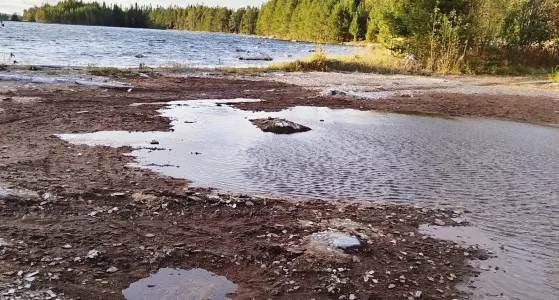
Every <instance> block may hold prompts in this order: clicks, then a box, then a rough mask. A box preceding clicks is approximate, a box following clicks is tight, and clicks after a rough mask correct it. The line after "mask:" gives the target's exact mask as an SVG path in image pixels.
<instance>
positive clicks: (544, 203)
mask: <svg viewBox="0 0 559 300" xmlns="http://www.w3.org/2000/svg"><path fill="white" fill-rule="evenodd" d="M225 102H227V101H225ZM161 113H162V115H164V116H167V117H169V118H171V119H172V120H173V126H174V129H175V132H171V133H161V132H154V133H129V132H98V133H93V134H84V135H63V136H62V138H64V139H67V140H70V141H72V142H75V143H85V144H92V145H94V144H104V145H113V146H122V145H131V146H133V147H136V149H137V150H135V151H134V152H133V153H132V155H134V156H136V157H137V160H138V165H140V166H143V167H149V168H151V169H154V170H157V171H160V172H162V173H164V174H166V175H170V176H175V177H183V178H188V179H190V180H193V181H194V182H195V183H197V184H198V185H201V186H211V187H216V188H219V189H221V190H223V191H232V192H246V193H263V194H281V195H293V196H311V197H320V198H326V199H349V200H374V201H385V202H393V203H404V204H421V205H427V206H440V207H450V208H454V209H461V210H468V211H470V212H471V214H470V215H469V216H470V217H469V218H470V220H471V221H472V222H473V223H474V224H476V225H477V226H478V227H479V228H480V229H481V230H482V231H483V232H484V233H485V234H488V235H491V236H495V237H498V238H499V239H501V240H502V243H503V244H506V249H508V251H509V255H508V258H507V259H510V260H512V261H513V262H514V263H516V262H517V263H518V264H519V265H522V266H523V267H522V268H520V269H519V270H518V272H516V273H514V274H515V278H519V280H520V282H524V284H519V283H518V282H517V281H515V280H500V281H497V283H496V284H494V285H491V286H489V285H488V286H486V287H485V288H487V289H491V292H487V293H489V294H491V295H500V293H503V297H505V298H503V299H558V298H559V284H558V283H559V183H558V182H559V130H557V129H553V128H547V127H541V126H535V125H529V124H520V123H513V122H506V121H497V120H487V119H470V118H455V119H450V120H449V119H443V118H430V117H420V116H408V115H397V114H382V113H376V112H360V111H354V110H331V109H327V108H317V107H296V108H293V109H290V110H285V111H281V112H277V113H261V112H259V113H253V112H244V111H240V110H236V109H233V108H231V107H228V106H225V105H222V106H217V104H216V102H215V101H188V102H174V103H173V104H171V105H169V107H168V108H166V109H163V110H162V111H161ZM268 116H274V117H284V118H287V119H289V120H291V121H295V122H298V123H301V124H303V125H307V126H310V127H311V128H312V129H313V130H312V131H310V132H307V133H302V134H295V135H290V136H278V135H273V134H268V133H263V132H261V131H260V130H258V129H257V128H255V127H254V126H253V125H252V124H251V123H250V122H249V121H248V119H250V118H260V117H268ZM152 140H156V141H158V142H159V144H158V145H151V144H150V142H151V141H152ZM153 147H157V148H162V149H164V150H153ZM511 274H512V273H511ZM534 278H539V279H538V280H536V282H533V280H531V279H534ZM529 279H530V280H529ZM482 294H483V293H482ZM489 299H492V298H491V297H489Z"/></svg>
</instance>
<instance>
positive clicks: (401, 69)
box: [267, 46, 559, 82]
mask: <svg viewBox="0 0 559 300" xmlns="http://www.w3.org/2000/svg"><path fill="white" fill-rule="evenodd" d="M267 69H268V70H281V71H287V72H313V71H314V72H363V73H378V74H415V75H431V74H454V75H460V74H465V75H499V76H538V77H545V78H548V79H551V80H554V81H557V82H559V70H556V69H554V68H534V67H524V66H509V65H506V64H505V65H497V64H487V63H486V64H483V65H481V64H478V65H475V64H463V65H462V66H461V67H460V68H456V69H454V70H447V71H445V72H433V71H431V70H427V69H425V68H423V66H422V64H421V62H419V61H417V60H415V58H414V57H413V56H404V55H400V54H396V53H394V52H392V51H390V50H388V49H386V48H384V47H381V46H372V47H370V50H367V51H364V52H363V53H359V54H354V55H345V56H329V55H327V54H325V53H324V52H322V51H321V50H320V49H318V50H317V52H316V53H315V54H314V55H313V56H311V57H310V58H308V59H302V60H296V61H291V62H285V63H277V64H272V65H271V66H270V67H268V68H267Z"/></svg>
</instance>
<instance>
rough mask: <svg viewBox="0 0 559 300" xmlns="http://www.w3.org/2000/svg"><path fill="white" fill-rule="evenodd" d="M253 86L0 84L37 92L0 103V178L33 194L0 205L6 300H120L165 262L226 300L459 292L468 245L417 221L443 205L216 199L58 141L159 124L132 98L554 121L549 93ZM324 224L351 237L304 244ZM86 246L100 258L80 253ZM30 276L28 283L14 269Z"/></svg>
mask: <svg viewBox="0 0 559 300" xmlns="http://www.w3.org/2000/svg"><path fill="white" fill-rule="evenodd" d="M254 80H255V79H254V78H253V79H251V80H241V79H236V78H223V77H217V78H216V77H209V78H208V77H205V78H203V77H202V78H199V77H186V78H178V77H159V78H149V79H138V80H136V81H132V82H129V83H130V84H132V85H134V86H135V87H136V88H135V89H134V90H133V91H131V92H126V91H119V90H105V89H101V88H93V87H84V86H74V85H67V84H56V85H48V86H43V85H17V84H16V85H13V84H11V85H9V86H8V87H6V88H2V89H1V90H2V91H3V93H2V94H1V95H0V97H1V98H3V99H5V98H13V97H26V99H29V98H33V99H36V98H35V97H38V98H40V100H36V101H33V102H29V101H2V102H0V107H1V108H2V109H3V112H0V145H2V146H1V149H0V171H1V172H0V186H2V187H6V188H10V189H13V190H30V191H34V192H38V195H39V197H27V198H21V197H1V198H0V208H1V209H0V220H1V222H0V239H2V240H3V241H5V242H4V243H3V244H2V246H0V274H3V275H2V277H0V295H2V297H5V298H6V299H10V297H12V296H14V295H16V296H17V295H18V294H25V293H27V291H28V290H29V291H32V292H33V291H36V292H37V293H44V294H46V295H51V294H55V295H56V296H57V298H60V299H71V298H72V299H123V298H124V296H123V294H122V290H124V289H126V288H127V287H129V286H130V284H132V283H133V282H136V281H138V280H140V279H142V278H146V277H148V276H149V274H153V273H155V272H156V271H157V270H159V269H161V268H181V269H184V270H190V269H193V268H201V269H204V270H208V271H210V272H212V273H214V274H216V275H218V276H225V277H227V278H228V279H229V280H231V281H232V282H233V283H234V284H237V285H238V286H239V289H238V290H237V293H236V294H233V295H231V298H233V299H251V298H254V299H268V298H272V299H307V298H308V299H311V298H315V299H352V298H353V297H355V298H356V299H397V298H402V297H403V296H405V297H407V298H409V297H414V296H417V295H419V296H418V297H422V298H426V299H454V298H460V297H463V296H464V294H463V293H462V292H460V291H458V290H457V289H456V287H455V285H456V283H457V282H460V281H464V280H466V279H467V278H468V276H470V275H471V272H472V270H471V269H470V268H469V267H468V266H467V264H466V262H465V257H464V250H463V249H461V248H460V247H456V246H455V244H454V243H452V242H443V241H439V240H435V239H433V238H431V237H428V236H424V235H422V234H420V233H419V232H418V227H419V225H420V224H422V223H430V224H434V223H437V222H439V221H441V220H442V221H444V222H446V223H447V224H452V223H453V222H452V220H451V218H454V217H457V216H458V214H456V213H455V212H452V211H444V210H429V209H420V208H414V207H406V206H393V205H376V204H367V203H345V202H339V201H335V202H324V201H321V200H294V199H289V200H288V199H271V198H267V197H256V196H243V195H236V196H235V195H217V194H214V193H211V191H209V190H201V189H196V188H189V186H188V182H187V181H186V180H181V179H174V178H169V177H165V176H162V175H159V174H156V173H154V172H151V171H148V170H145V169H138V168H133V167H130V166H128V163H130V162H131V161H132V158H131V157H129V156H125V155H123V154H124V153H128V152H130V150H131V149H129V148H126V147H122V148H110V147H101V146H97V147H89V146H76V145H71V144H69V143H66V142H64V141H62V140H61V139H59V138H58V137H56V136H55V135H56V134H60V133H84V132H95V131H106V130H124V131H156V130H157V131H168V130H170V127H169V120H167V119H165V118H163V117H161V116H160V115H159V114H158V113H157V111H156V110H157V109H158V108H160V107H161V105H160V104H154V105H134V106H132V105H131V104H134V103H161V102H165V101H171V100H178V99H181V100H189V99H216V98H221V99H224V98H253V99H262V100H264V101H263V102H258V103H244V104H238V105H237V106H238V107H240V108H244V109H255V110H279V109H282V108H287V107H291V106H294V105H308V106H328V107H333V108H357V109H363V110H365V109H378V110H384V111H408V110H411V111H418V112H429V113H430V112H436V113H450V114H453V115H454V114H458V115H476V114H478V113H479V114H482V113H483V115H486V116H491V117H504V118H509V119H513V120H523V121H530V122H537V123H554V124H558V123H559V116H557V115H553V114H551V112H552V111H554V109H555V108H553V109H552V108H551V107H553V106H555V107H556V102H553V101H556V100H553V99H547V98H545V99H544V98H541V99H539V100H538V99H532V98H530V99H528V98H525V97H523V96H518V97H507V99H501V98H499V97H497V96H471V97H470V96H460V97H459V96H457V95H454V96H452V95H451V94H449V95H447V96H448V97H451V99H450V100H448V99H447V98H444V99H443V96H442V95H440V94H433V95H429V96H425V98H421V99H419V98H417V97H414V98H413V100H414V101H413V102H412V101H411V100H410V99H409V98H401V97H400V98H399V97H396V98H393V99H390V100H388V99H385V100H381V101H379V102H376V101H369V100H366V99H359V98H356V97H327V96H319V94H317V93H316V91H313V90H307V89H304V88H303V87H298V86H295V85H289V84H285V83H278V82H275V81H271V80H266V79H263V80H260V81H259V82H258V83H255V82H254ZM27 97H29V98H27ZM445 97H446V96H445ZM445 99H447V100H445ZM418 100H419V101H418ZM452 100H454V101H452ZM511 105H512V107H514V109H511V108H510V107H511ZM484 106H486V107H484ZM330 229H335V230H338V231H340V232H343V233H346V234H350V235H352V236H355V237H357V238H358V239H359V241H360V246H357V247H352V248H349V249H344V250H343V251H341V250H340V251H332V252H328V251H327V252H326V253H324V252H316V251H313V248H312V247H310V245H309V237H310V236H312V235H313V234H314V233H319V232H324V231H326V230H330ZM93 250H95V251H97V252H96V253H98V255H93V256H92V257H93V258H89V257H88V253H91V251H93ZM20 271H22V272H21V273H20ZM35 272H39V273H37V274H35V275H34V276H33V277H32V278H36V279H35V280H33V282H31V283H29V285H30V286H27V285H28V284H27V283H25V281H26V279H27V278H28V277H25V276H26V275H25V274H34V273H35ZM19 287H21V289H19ZM11 291H13V293H10V292H11ZM4 293H5V294H6V295H3V294H4ZM49 297H50V296H49ZM24 299H25V297H24Z"/></svg>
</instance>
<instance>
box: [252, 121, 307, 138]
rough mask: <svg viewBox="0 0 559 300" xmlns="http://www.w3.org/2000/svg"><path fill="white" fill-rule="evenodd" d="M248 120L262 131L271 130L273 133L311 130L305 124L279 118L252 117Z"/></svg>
mask: <svg viewBox="0 0 559 300" xmlns="http://www.w3.org/2000/svg"><path fill="white" fill-rule="evenodd" d="M250 122H251V123H252V124H254V125H255V126H256V127H258V128H260V129H261V130H262V131H264V132H272V133H275V134H293V133H298V132H307V131H310V130H311V128H309V127H307V126H305V125H301V124H297V123H294V122H291V121H288V120H286V119H279V118H267V119H266V118H264V119H253V120H250Z"/></svg>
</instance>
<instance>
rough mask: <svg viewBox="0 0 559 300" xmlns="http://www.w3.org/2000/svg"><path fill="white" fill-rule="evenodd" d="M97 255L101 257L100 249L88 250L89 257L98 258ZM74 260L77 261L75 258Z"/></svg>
mask: <svg viewBox="0 0 559 300" xmlns="http://www.w3.org/2000/svg"><path fill="white" fill-rule="evenodd" d="M97 257H99V251H97V250H91V251H89V252H87V258H89V259H96V258H97ZM74 261H75V259H74Z"/></svg>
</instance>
